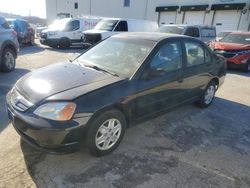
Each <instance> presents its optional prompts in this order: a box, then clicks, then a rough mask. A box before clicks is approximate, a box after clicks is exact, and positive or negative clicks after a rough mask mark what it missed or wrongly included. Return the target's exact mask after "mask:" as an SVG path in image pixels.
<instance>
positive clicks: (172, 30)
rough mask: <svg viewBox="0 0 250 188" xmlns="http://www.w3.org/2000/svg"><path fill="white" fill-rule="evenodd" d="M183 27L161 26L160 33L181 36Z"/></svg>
mask: <svg viewBox="0 0 250 188" xmlns="http://www.w3.org/2000/svg"><path fill="white" fill-rule="evenodd" d="M183 30H184V27H179V26H161V27H160V32H162V33H173V34H182V32H183Z"/></svg>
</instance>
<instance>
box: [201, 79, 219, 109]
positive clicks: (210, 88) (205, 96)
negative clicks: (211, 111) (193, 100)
mask: <svg viewBox="0 0 250 188" xmlns="http://www.w3.org/2000/svg"><path fill="white" fill-rule="evenodd" d="M216 89H217V85H216V84H215V82H214V81H211V82H209V84H208V85H207V87H206V89H205V90H204V91H203V93H202V95H201V97H200V100H199V101H198V105H199V106H200V107H201V108H207V107H208V106H209V105H210V104H212V102H213V99H214V96H215V92H216Z"/></svg>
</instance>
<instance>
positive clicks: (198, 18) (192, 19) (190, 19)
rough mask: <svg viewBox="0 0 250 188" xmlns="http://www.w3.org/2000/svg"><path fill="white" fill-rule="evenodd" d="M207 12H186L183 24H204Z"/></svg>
mask: <svg viewBox="0 0 250 188" xmlns="http://www.w3.org/2000/svg"><path fill="white" fill-rule="evenodd" d="M204 16H205V11H186V12H185V14H184V21H183V24H203V21H204Z"/></svg>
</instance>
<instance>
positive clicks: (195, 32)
mask: <svg viewBox="0 0 250 188" xmlns="http://www.w3.org/2000/svg"><path fill="white" fill-rule="evenodd" d="M185 35H187V36H191V37H200V32H199V29H198V28H197V27H188V28H187V30H186V32H185Z"/></svg>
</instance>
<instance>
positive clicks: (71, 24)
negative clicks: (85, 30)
mask: <svg viewBox="0 0 250 188" xmlns="http://www.w3.org/2000/svg"><path fill="white" fill-rule="evenodd" d="M79 28H80V21H79V20H73V21H71V22H69V23H68V24H67V26H66V27H65V31H75V30H77V29H79Z"/></svg>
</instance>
